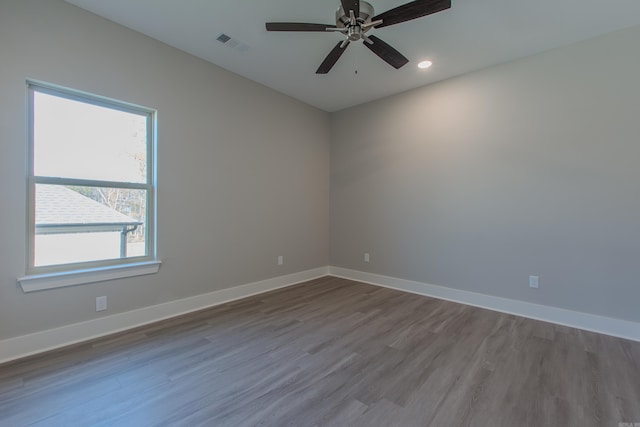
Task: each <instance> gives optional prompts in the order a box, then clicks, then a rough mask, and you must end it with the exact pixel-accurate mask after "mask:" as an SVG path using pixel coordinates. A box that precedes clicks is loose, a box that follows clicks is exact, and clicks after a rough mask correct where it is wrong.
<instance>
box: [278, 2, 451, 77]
mask: <svg viewBox="0 0 640 427" xmlns="http://www.w3.org/2000/svg"><path fill="white" fill-rule="evenodd" d="M340 3H341V5H340V7H339V8H338V10H337V11H336V25H324V24H308V23H302V22H267V24H266V27H267V31H318V32H327V31H331V32H334V31H335V32H339V33H342V34H344V35H345V36H346V37H345V39H344V40H342V41H340V42H338V44H337V45H336V46H335V47H334V48H333V50H331V52H329V55H327V57H326V58H325V60H324V61H323V62H322V64H320V67H319V68H318V70H317V71H316V74H327V73H328V72H329V71H330V70H331V68H333V66H334V65H335V64H336V62H338V59H340V57H341V56H342V54H343V53H344V51H345V50H346V49H347V46H349V44H350V43H351V42H356V41H358V40H363V42H364V43H363V44H364V45H365V46H366V47H367V48H369V50H371V51H372V52H373V53H375V54H376V55H378V56H379V57H380V58H382V59H383V60H384V61H385V62H386V63H388V64H389V65H391V66H392V67H394V68H395V69H398V68H401V67H403V66H404V65H406V64H407V63H408V62H409V60H408V59H407V58H405V57H404V56H403V55H402V54H401V53H400V52H398V51H397V50H395V49H394V48H393V47H391V46H389V45H388V44H387V43H385V42H383V41H382V40H380V39H379V38H378V37H376V36H373V35H368V34H367V33H368V32H369V31H370V30H371V29H372V28H382V27H388V26H389V25H395V24H399V23H401V22H406V21H410V20H412V19H416V18H420V17H423V16H427V15H431V14H433V13H437V12H441V11H443V10H446V9H449V8H450V7H451V0H415V1H412V2H410V3H407V4H403V5H402V6H398V7H396V8H393V9H391V10H388V11H386V12H384V13H381V14H379V15H374V9H373V6H372V5H371V4H370V3H368V2H366V1H359V0H340Z"/></svg>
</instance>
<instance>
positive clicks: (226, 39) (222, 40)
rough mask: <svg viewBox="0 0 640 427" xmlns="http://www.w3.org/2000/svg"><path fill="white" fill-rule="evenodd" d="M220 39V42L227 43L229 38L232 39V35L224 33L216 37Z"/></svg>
mask: <svg viewBox="0 0 640 427" xmlns="http://www.w3.org/2000/svg"><path fill="white" fill-rule="evenodd" d="M216 40H218V41H219V42H220V43H226V42H228V41H229V40H231V37H229V36H228V35H226V34H225V33H222V34H220V35H219V36H218V38H217V39H216Z"/></svg>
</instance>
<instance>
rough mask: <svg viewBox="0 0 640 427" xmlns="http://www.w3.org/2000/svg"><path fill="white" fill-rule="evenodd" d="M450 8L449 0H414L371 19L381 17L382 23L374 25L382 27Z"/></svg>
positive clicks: (374, 19)
mask: <svg viewBox="0 0 640 427" xmlns="http://www.w3.org/2000/svg"><path fill="white" fill-rule="evenodd" d="M450 8H451V0H415V1H412V2H410V3H407V4H403V5H402V6H398V7H396V8H393V9H391V10H387V11H386V12H383V13H381V14H380V15H377V16H374V17H373V19H372V21H377V20H379V19H382V24H380V25H376V28H382V27H388V26H389V25H394V24H399V23H401V22H406V21H411V20H412V19H416V18H421V17H423V16H427V15H431V14H432V13H437V12H441V11H443V10H446V9H450Z"/></svg>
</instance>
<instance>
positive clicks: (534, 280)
mask: <svg viewBox="0 0 640 427" xmlns="http://www.w3.org/2000/svg"><path fill="white" fill-rule="evenodd" d="M529 287H530V288H534V289H538V288H539V287H540V277H538V276H529Z"/></svg>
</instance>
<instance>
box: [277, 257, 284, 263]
mask: <svg viewBox="0 0 640 427" xmlns="http://www.w3.org/2000/svg"><path fill="white" fill-rule="evenodd" d="M282 264H284V256H282V255H279V256H278V265H282Z"/></svg>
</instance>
